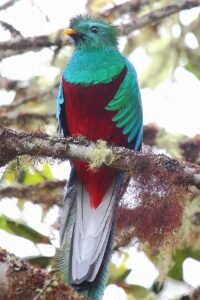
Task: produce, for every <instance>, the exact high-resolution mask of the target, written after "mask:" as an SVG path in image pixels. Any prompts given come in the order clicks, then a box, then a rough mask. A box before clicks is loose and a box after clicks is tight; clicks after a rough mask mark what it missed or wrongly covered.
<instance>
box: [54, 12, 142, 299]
mask: <svg viewBox="0 0 200 300" xmlns="http://www.w3.org/2000/svg"><path fill="white" fill-rule="evenodd" d="M64 33H65V34H67V35H69V36H70V37H71V38H72V39H73V40H74V43H75V51H74V53H73V55H72V57H71V59H70V60H69V62H68V64H67V65H66V67H65V69H64V72H63V76H62V80H61V82H60V86H59V91H58V99H57V118H58V122H59V131H60V133H62V134H63V135H64V136H85V137H87V138H88V139H90V140H92V141H96V140H99V139H101V140H106V141H107V142H109V143H111V144H114V145H116V146H124V147H128V148H131V149H135V150H138V151H139V150H140V149H141V144H142V135H143V120H142V106H141V97H140V91H139V87H138V80H137V75H136V71H135V69H134V67H133V66H132V64H131V63H130V62H129V61H128V60H127V59H126V58H125V57H124V56H123V55H122V54H121V53H120V52H119V50H118V36H119V31H118V29H117V27H116V26H113V25H111V24H109V23H107V22H105V21H104V20H100V19H96V18H93V17H89V16H77V17H75V18H72V19H71V21H70V28H68V29H66V30H65V32H64ZM71 167H72V169H71V174H70V178H69V181H68V185H67V189H66V192H65V196H64V206H63V213H62V216H61V230H60V241H61V247H60V248H61V249H60V268H61V270H62V272H63V274H64V278H65V280H66V281H67V282H68V283H70V284H71V285H72V286H73V287H74V288H75V289H76V290H78V291H79V292H80V293H81V294H83V295H84V296H85V297H86V299H87V298H90V299H94V300H100V299H101V298H102V295H103V292H104V289H105V284H106V279H107V273H108V266H109V262H110V257H111V253H112V246H113V236H114V231H115V223H116V222H115V214H116V207H117V204H118V202H119V200H120V196H122V192H121V191H122V185H123V176H124V173H123V172H121V171H119V170H115V169H112V168H108V167H101V168H99V169H97V170H92V169H91V168H89V165H88V163H85V162H80V161H77V160H72V161H71ZM119 195H120V196H119Z"/></svg>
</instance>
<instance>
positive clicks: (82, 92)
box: [63, 68, 128, 208]
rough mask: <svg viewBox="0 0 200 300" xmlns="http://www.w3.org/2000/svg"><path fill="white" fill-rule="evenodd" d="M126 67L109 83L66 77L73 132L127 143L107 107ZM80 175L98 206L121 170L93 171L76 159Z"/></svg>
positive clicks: (121, 144)
mask: <svg viewBox="0 0 200 300" xmlns="http://www.w3.org/2000/svg"><path fill="white" fill-rule="evenodd" d="M126 72H127V69H126V68H124V69H123V70H122V72H121V73H120V74H119V75H118V76H117V77H116V78H115V79H114V80H113V81H112V82H110V83H107V84H95V85H92V86H83V85H81V84H71V83H68V82H66V81H65V80H64V79H63V91H64V99H65V112H66V119H67V126H68V129H69V133H70V135H72V136H73V135H74V136H77V135H82V136H85V137H87V138H88V139H90V140H92V141H95V140H98V139H103V140H106V141H108V142H110V143H114V144H116V145H118V146H128V142H127V137H126V136H125V135H123V134H122V130H121V129H120V128H117V127H116V125H115V123H114V122H113V121H112V117H113V116H114V115H115V114H116V112H111V111H107V110H105V107H106V105H107V104H108V103H109V102H110V101H111V100H112V99H113V97H114V95H115V94H116V92H117V90H118V88H119V86H120V84H121V82H122V81H123V80H124V77H125V75H126ZM74 165H75V168H76V170H77V173H78V176H79V178H80V180H81V181H82V183H83V185H84V187H85V188H86V190H87V191H88V193H89V195H90V200H91V205H92V206H93V207H95V208H96V207H97V206H98V205H99V204H100V202H101V200H102V198H103V196H104V195H105V193H106V191H107V189H108V187H109V185H110V183H111V182H112V179H113V178H114V176H115V175H116V174H117V172H118V171H116V170H113V169H110V168H100V169H98V170H95V171H94V170H91V169H89V166H88V164H87V163H83V162H79V161H74Z"/></svg>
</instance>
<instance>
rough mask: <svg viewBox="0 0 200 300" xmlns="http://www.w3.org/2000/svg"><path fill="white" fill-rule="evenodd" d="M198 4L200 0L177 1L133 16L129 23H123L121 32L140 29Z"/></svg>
mask: <svg viewBox="0 0 200 300" xmlns="http://www.w3.org/2000/svg"><path fill="white" fill-rule="evenodd" d="M199 5H200V0H185V1H179V2H176V3H174V4H171V5H168V6H164V7H162V8H159V9H157V10H154V11H151V12H150V13H148V14H146V15H144V16H142V17H139V18H136V19H135V18H134V19H133V20H132V22H131V23H130V24H127V25H124V26H123V28H122V34H123V35H127V34H130V33H131V32H132V31H134V30H136V29H141V28H143V27H145V26H148V25H153V24H156V23H158V22H160V21H161V20H162V19H164V18H166V17H169V16H171V15H173V14H176V13H178V12H180V11H182V10H185V9H191V8H193V7H197V6H199Z"/></svg>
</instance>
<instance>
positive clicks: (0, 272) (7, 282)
mask: <svg viewBox="0 0 200 300" xmlns="http://www.w3.org/2000/svg"><path fill="white" fill-rule="evenodd" d="M0 286H1V293H0V300H27V299H35V300H36V299H45V300H55V299H59V300H66V299H70V300H83V299H84V298H83V297H82V296H80V295H78V293H77V292H75V291H74V290H73V289H72V288H71V287H69V286H68V285H67V284H65V283H63V282H62V280H61V279H60V278H58V276H55V274H54V275H53V274H51V273H48V272H47V271H45V270H43V269H41V268H39V267H36V266H33V265H31V264H30V263H28V262H27V261H24V260H21V259H19V258H17V257H16V256H15V255H13V254H9V253H8V252H7V251H6V250H4V249H1V248H0Z"/></svg>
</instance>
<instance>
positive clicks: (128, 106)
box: [105, 60, 143, 150]
mask: <svg viewBox="0 0 200 300" xmlns="http://www.w3.org/2000/svg"><path fill="white" fill-rule="evenodd" d="M126 66H127V74H126V77H125V79H124V81H123V82H122V84H121V85H120V88H119V89H118V91H117V93H116V94H115V96H114V98H113V99H112V100H111V101H110V102H109V103H108V105H107V106H106V107H105V109H106V110H109V111H116V115H115V116H114V117H113V118H112V120H113V121H114V122H116V126H117V127H119V128H122V130H123V131H122V132H123V134H124V135H127V138H128V142H129V143H132V147H133V148H134V149H136V150H138V149H139V148H140V146H141V143H142V136H143V117H142V105H141V96H140V91H139V87H138V80H137V74H136V71H135V69H134V67H133V66H132V65H131V64H130V63H129V61H128V60H126Z"/></svg>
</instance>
